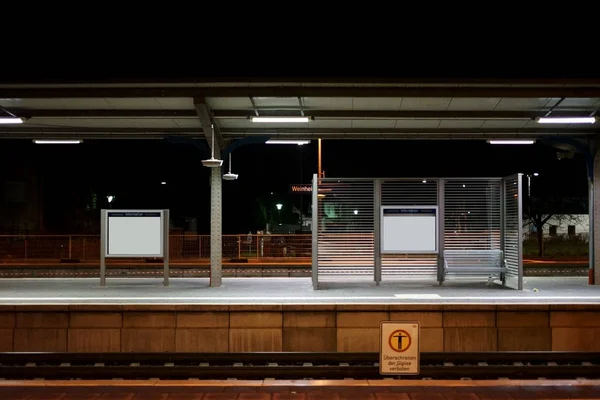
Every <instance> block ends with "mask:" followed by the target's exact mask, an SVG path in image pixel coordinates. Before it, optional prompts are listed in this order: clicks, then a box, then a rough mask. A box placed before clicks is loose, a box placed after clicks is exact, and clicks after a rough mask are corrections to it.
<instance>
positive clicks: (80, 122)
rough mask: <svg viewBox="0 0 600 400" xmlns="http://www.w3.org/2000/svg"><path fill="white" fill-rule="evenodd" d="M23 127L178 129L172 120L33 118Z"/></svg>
mask: <svg viewBox="0 0 600 400" xmlns="http://www.w3.org/2000/svg"><path fill="white" fill-rule="evenodd" d="M21 126H22V127H28V126H31V127H41V128H43V127H46V128H60V127H80V128H102V127H105V128H117V127H120V128H136V127H140V128H178V125H177V123H176V122H175V121H174V120H173V119H171V118H32V119H30V120H28V121H27V122H26V123H25V124H23V125H21Z"/></svg>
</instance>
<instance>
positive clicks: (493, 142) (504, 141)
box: [487, 139, 535, 144]
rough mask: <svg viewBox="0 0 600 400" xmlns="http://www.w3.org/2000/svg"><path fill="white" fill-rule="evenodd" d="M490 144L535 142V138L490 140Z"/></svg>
mask: <svg viewBox="0 0 600 400" xmlns="http://www.w3.org/2000/svg"><path fill="white" fill-rule="evenodd" d="M487 142H488V143H489V144H534V143H535V140H530V139H528V140H488V141H487Z"/></svg>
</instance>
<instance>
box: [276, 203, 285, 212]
mask: <svg viewBox="0 0 600 400" xmlns="http://www.w3.org/2000/svg"><path fill="white" fill-rule="evenodd" d="M275 207H277V210H279V211H281V208H282V207H283V204H281V203H277V204H275Z"/></svg>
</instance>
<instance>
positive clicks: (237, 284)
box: [0, 277, 600, 304]
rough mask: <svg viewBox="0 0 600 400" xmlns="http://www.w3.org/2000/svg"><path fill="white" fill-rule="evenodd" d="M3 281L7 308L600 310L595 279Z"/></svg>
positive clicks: (1, 297)
mask: <svg viewBox="0 0 600 400" xmlns="http://www.w3.org/2000/svg"><path fill="white" fill-rule="evenodd" d="M208 284H209V281H208V279H206V278H176V279H170V285H169V286H167V287H165V286H164V285H163V281H162V279H160V278H109V279H107V286H105V287H102V286H100V281H99V279H97V278H70V279H65V278H37V279H29V278H16V279H15V278H8V279H0V304H440V303H442V304H600V286H590V285H588V284H587V278H582V277H574V278H564V277H561V278H549V277H529V278H525V279H524V290H523V291H517V290H513V289H509V288H506V287H502V286H500V285H493V286H487V285H486V283H485V282H452V283H451V284H450V283H449V284H447V285H444V286H439V285H438V284H437V282H431V281H426V282H418V281H412V282H403V283H398V282H395V283H392V282H383V283H382V284H381V285H380V286H376V285H375V284H374V283H372V282H344V283H328V284H322V289H320V290H313V288H312V283H311V280H310V278H226V279H223V285H222V286H221V287H219V288H212V287H209V286H208Z"/></svg>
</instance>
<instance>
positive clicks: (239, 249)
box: [237, 236, 242, 260]
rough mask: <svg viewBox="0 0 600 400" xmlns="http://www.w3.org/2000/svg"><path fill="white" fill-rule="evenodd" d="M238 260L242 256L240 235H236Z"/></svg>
mask: <svg viewBox="0 0 600 400" xmlns="http://www.w3.org/2000/svg"><path fill="white" fill-rule="evenodd" d="M237 258H238V260H240V259H241V258H242V237H241V236H238V256H237Z"/></svg>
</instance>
